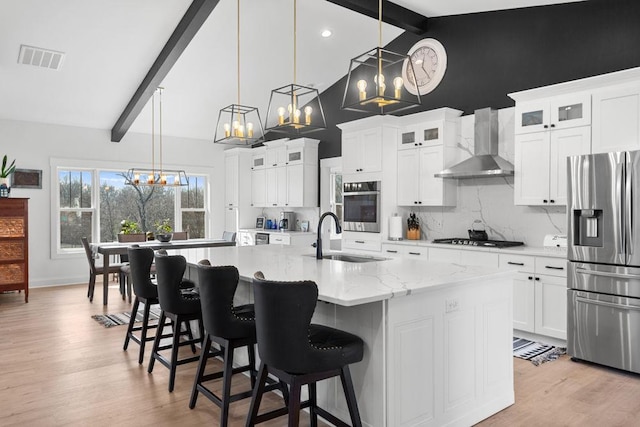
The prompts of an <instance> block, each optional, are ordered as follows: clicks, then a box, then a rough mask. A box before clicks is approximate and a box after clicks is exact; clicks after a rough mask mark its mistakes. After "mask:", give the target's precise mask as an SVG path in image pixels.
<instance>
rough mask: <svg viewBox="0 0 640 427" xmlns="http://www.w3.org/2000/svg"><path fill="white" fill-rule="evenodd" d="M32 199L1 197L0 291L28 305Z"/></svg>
mask: <svg viewBox="0 0 640 427" xmlns="http://www.w3.org/2000/svg"><path fill="white" fill-rule="evenodd" d="M28 201H29V199H19V198H0V292H4V291H24V302H29V205H28Z"/></svg>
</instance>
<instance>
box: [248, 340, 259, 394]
mask: <svg viewBox="0 0 640 427" xmlns="http://www.w3.org/2000/svg"><path fill="white" fill-rule="evenodd" d="M247 353H248V354H249V366H250V367H251V369H250V370H249V378H250V379H251V388H252V389H253V388H255V386H256V375H257V374H258V373H257V372H256V349H255V346H254V345H253V344H249V345H248V346H247Z"/></svg>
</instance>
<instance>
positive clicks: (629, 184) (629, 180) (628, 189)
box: [624, 153, 634, 263]
mask: <svg viewBox="0 0 640 427" xmlns="http://www.w3.org/2000/svg"><path fill="white" fill-rule="evenodd" d="M626 158H627V163H626V173H627V174H626V175H627V177H626V182H625V189H624V192H625V200H624V210H625V213H624V214H625V221H624V228H625V230H624V233H625V234H624V240H625V242H626V244H627V254H626V258H627V259H626V262H627V263H629V262H630V260H631V256H632V255H633V174H634V171H633V165H632V164H631V157H630V155H629V153H627V156H626Z"/></svg>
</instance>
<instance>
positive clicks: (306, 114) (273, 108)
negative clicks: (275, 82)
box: [265, 0, 327, 134]
mask: <svg viewBox="0 0 640 427" xmlns="http://www.w3.org/2000/svg"><path fill="white" fill-rule="evenodd" d="M296 15H297V4H296V0H293V83H292V84H288V85H286V86H282V87H279V88H277V89H273V90H272V91H271V98H270V99H269V108H268V110H267V120H266V122H265V123H266V130H268V131H273V132H283V133H294V134H304V133H309V132H313V131H317V130H321V129H325V128H326V127H327V125H326V121H325V117H324V110H323V109H322V103H321V102H320V93H319V92H318V89H314V88H312V87H308V86H302V85H299V84H297V83H296V79H297V75H296V59H297V58H296V50H297V49H296V48H297V46H296V35H297V29H296Z"/></svg>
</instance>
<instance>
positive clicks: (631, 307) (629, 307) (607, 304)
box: [576, 296, 640, 311]
mask: <svg viewBox="0 0 640 427" xmlns="http://www.w3.org/2000/svg"><path fill="white" fill-rule="evenodd" d="M576 301H578V302H582V303H585V304H593V305H601V306H604V307H612V308H621V309H623V310H637V311H640V307H638V306H635V305H628V304H617V303H615V302H607V301H599V300H595V299H589V298H584V297H581V296H576Z"/></svg>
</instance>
